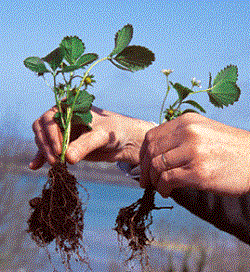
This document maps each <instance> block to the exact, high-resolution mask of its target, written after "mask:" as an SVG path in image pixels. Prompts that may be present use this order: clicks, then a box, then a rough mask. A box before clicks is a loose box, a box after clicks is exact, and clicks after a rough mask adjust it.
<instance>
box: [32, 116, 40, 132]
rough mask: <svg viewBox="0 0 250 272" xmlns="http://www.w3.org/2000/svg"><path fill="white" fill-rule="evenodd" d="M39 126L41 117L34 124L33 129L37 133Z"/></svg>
mask: <svg viewBox="0 0 250 272" xmlns="http://www.w3.org/2000/svg"><path fill="white" fill-rule="evenodd" d="M38 127H39V119H37V120H35V121H34V122H33V124H32V130H33V131H34V132H35V133H36V131H37V130H38Z"/></svg>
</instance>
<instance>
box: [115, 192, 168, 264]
mask: <svg viewBox="0 0 250 272" xmlns="http://www.w3.org/2000/svg"><path fill="white" fill-rule="evenodd" d="M155 193H156V191H155V190H154V189H153V188H147V189H145V191H144V195H143V197H142V198H140V199H138V200H137V201H136V202H135V203H133V204H131V205H130V206H128V207H125V208H122V209H120V211H119V214H118V216H117V218H116V226H115V228H114V230H116V232H117V233H118V235H119V236H120V237H124V238H126V240H127V241H128V247H129V249H130V250H131V251H132V253H131V256H130V257H129V259H128V260H127V261H130V260H132V259H134V258H137V257H138V256H139V258H140V262H141V264H142V263H143V261H146V262H144V263H146V264H147V262H148V256H147V254H146V251H145V248H146V246H147V245H149V244H150V243H151V242H152V241H153V236H152V234H151V231H150V229H149V227H150V225H151V224H152V223H153V217H152V211H153V210H159V209H172V208H173V207H172V206H171V207H156V206H155Z"/></svg>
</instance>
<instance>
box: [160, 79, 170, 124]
mask: <svg viewBox="0 0 250 272" xmlns="http://www.w3.org/2000/svg"><path fill="white" fill-rule="evenodd" d="M167 86H168V88H167V91H166V95H165V97H164V99H163V102H162V105H161V111H160V118H159V124H161V117H162V114H163V110H164V105H165V103H166V100H167V97H168V94H169V91H170V86H169V81H168V77H167Z"/></svg>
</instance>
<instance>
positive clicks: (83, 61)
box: [76, 53, 98, 68]
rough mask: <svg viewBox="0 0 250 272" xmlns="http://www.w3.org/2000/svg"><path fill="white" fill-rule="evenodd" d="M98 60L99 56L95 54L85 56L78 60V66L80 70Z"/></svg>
mask: <svg viewBox="0 0 250 272" xmlns="http://www.w3.org/2000/svg"><path fill="white" fill-rule="evenodd" d="M97 59H98V55H97V54H95V53H88V54H84V55H82V56H81V57H80V58H79V59H78V60H77V63H76V65H77V66H79V68H80V67H83V66H85V65H88V64H90V63H92V62H93V61H95V60H97Z"/></svg>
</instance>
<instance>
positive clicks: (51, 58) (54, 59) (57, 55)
mask: <svg viewBox="0 0 250 272" xmlns="http://www.w3.org/2000/svg"><path fill="white" fill-rule="evenodd" d="M64 55H65V51H64V50H63V49H62V48H60V47H58V48H56V49H55V50H53V51H52V52H51V53H49V54H48V55H47V56H46V57H44V58H42V60H44V61H46V62H47V63H48V64H49V65H50V67H51V69H52V70H53V71H55V70H56V69H57V68H58V67H59V66H60V64H61V63H62V61H63V58H64Z"/></svg>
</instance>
